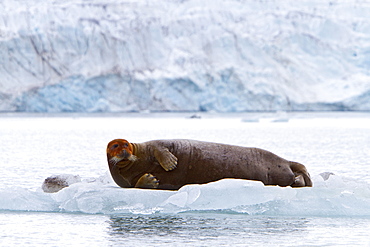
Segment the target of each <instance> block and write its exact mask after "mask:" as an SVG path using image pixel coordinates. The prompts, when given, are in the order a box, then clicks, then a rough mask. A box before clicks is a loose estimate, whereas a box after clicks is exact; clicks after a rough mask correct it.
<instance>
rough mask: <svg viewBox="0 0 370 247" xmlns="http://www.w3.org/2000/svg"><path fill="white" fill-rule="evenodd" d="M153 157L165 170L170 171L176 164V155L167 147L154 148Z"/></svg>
mask: <svg viewBox="0 0 370 247" xmlns="http://www.w3.org/2000/svg"><path fill="white" fill-rule="evenodd" d="M154 157H155V158H156V159H157V161H158V162H159V164H160V165H161V166H162V167H163V169H165V170H166V171H171V170H173V169H175V168H176V166H177V157H176V156H175V155H173V154H172V153H171V152H170V150H168V148H155V149H154Z"/></svg>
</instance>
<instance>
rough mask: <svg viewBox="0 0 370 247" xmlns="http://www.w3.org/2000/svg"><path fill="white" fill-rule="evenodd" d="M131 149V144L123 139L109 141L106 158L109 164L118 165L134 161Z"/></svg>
mask: <svg viewBox="0 0 370 247" xmlns="http://www.w3.org/2000/svg"><path fill="white" fill-rule="evenodd" d="M133 150H134V147H133V145H132V144H131V143H129V142H128V141H127V140H125V139H115V140H113V141H111V142H109V143H108V146H107V159H108V163H109V165H110V166H116V165H117V166H120V165H124V164H125V163H128V162H132V161H135V160H136V159H137V158H136V156H135V155H133ZM125 161H127V162H125Z"/></svg>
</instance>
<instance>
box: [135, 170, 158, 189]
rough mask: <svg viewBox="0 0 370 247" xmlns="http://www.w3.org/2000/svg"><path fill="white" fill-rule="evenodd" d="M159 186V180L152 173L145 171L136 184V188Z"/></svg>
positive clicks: (154, 187)
mask: <svg viewBox="0 0 370 247" xmlns="http://www.w3.org/2000/svg"><path fill="white" fill-rule="evenodd" d="M158 186H159V180H158V179H156V177H154V176H153V175H152V174H150V173H145V174H144V175H143V176H141V177H140V178H139V180H138V181H137V182H136V184H135V188H142V189H156V188H158Z"/></svg>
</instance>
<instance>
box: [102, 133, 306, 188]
mask: <svg viewBox="0 0 370 247" xmlns="http://www.w3.org/2000/svg"><path fill="white" fill-rule="evenodd" d="M106 151H107V160H108V166H109V170H110V172H111V175H112V178H113V180H114V181H115V182H116V184H117V185H119V186H120V187H123V188H146V189H165V190H178V189H179V188H180V187H182V186H184V185H187V184H204V183H208V182H213V181H217V180H220V179H224V178H236V179H247V180H257V181H261V182H262V183H263V184H265V185H279V186H291V187H304V186H309V187H311V186H312V181H311V179H310V175H309V173H308V172H307V170H306V167H305V166H304V165H302V164H300V163H297V162H292V161H288V160H285V159H283V158H281V157H279V156H277V155H275V154H273V153H271V152H269V151H266V150H263V149H259V148H248V147H241V146H233V145H228V144H220V143H212V142H203V141H196V140H185V139H175V140H153V141H148V142H143V143H130V142H128V141H127V140H124V139H115V140H112V141H111V142H109V143H108V146H107V150H106Z"/></svg>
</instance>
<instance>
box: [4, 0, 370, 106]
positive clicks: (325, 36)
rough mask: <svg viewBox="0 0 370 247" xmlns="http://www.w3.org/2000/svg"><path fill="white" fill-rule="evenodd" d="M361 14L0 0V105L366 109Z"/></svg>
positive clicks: (369, 76) (335, 7) (227, 2)
mask: <svg viewBox="0 0 370 247" xmlns="http://www.w3.org/2000/svg"><path fill="white" fill-rule="evenodd" d="M368 13H370V3H369V2H367V1H346V0H323V1H308V0H302V1H277V0H248V1H247V0H204V1H196V0H172V1H170V0H150V1H149V0H148V1H137V0H104V1H103V0H53V1H49V0H41V1H40V0H28V1H25V0H4V1H1V2H0V111H1V112H15V111H18V112H24V111H25V112H158V111H214V112H243V111H320V110H321V111H324V110H337V111H343V110H351V111H369V110H370V72H369V71H370V70H369V69H370V56H369V55H370V45H369V44H370V18H369V17H368V16H369V14H368Z"/></svg>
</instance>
